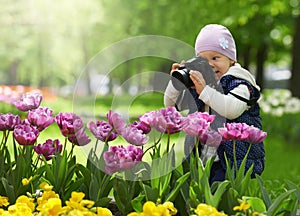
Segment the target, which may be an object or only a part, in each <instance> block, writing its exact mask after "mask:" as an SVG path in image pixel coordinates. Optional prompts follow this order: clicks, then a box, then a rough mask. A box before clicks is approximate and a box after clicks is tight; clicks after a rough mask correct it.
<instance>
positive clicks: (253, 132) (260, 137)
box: [245, 125, 267, 144]
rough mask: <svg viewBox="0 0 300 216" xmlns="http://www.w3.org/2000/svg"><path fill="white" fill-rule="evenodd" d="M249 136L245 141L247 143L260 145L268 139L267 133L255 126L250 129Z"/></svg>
mask: <svg viewBox="0 0 300 216" xmlns="http://www.w3.org/2000/svg"><path fill="white" fill-rule="evenodd" d="M248 132H249V136H248V137H247V138H246V139H245V141H247V142H249V143H254V144H257V143H260V142H262V141H264V139H265V138H266V137H267V133H266V132H263V131H262V130H260V129H259V128H256V127H254V126H253V125H251V126H249V127H248Z"/></svg>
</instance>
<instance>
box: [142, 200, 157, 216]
mask: <svg viewBox="0 0 300 216" xmlns="http://www.w3.org/2000/svg"><path fill="white" fill-rule="evenodd" d="M155 211H156V205H155V203H154V202H152V201H147V202H145V203H144V205H143V212H144V213H145V215H150V214H151V213H153V215H154V212H155Z"/></svg>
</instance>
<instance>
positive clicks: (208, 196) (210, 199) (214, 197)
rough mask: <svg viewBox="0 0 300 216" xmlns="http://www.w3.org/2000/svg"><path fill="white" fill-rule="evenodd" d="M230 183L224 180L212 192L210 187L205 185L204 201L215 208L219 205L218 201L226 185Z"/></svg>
mask: <svg viewBox="0 0 300 216" xmlns="http://www.w3.org/2000/svg"><path fill="white" fill-rule="evenodd" d="M229 184H230V182H229V181H227V180H225V181H223V182H221V183H220V184H219V186H218V188H217V190H216V191H215V192H214V194H212V193H211V190H210V188H207V187H205V191H204V193H205V200H206V203H207V204H209V205H211V206H213V207H215V208H217V207H218V205H219V202H220V201H221V199H222V196H223V194H224V192H225V191H226V188H227V186H228V185H229Z"/></svg>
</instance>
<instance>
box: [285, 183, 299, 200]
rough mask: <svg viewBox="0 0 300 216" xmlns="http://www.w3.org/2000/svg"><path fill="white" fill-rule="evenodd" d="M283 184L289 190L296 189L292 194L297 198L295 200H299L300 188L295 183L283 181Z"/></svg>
mask: <svg viewBox="0 0 300 216" xmlns="http://www.w3.org/2000/svg"><path fill="white" fill-rule="evenodd" d="M285 183H286V184H287V186H288V187H289V188H290V189H296V191H295V193H294V194H295V196H296V197H297V200H300V187H299V186H297V185H296V184H295V183H293V182H291V181H290V180H285Z"/></svg>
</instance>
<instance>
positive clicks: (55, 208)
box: [40, 198, 64, 216]
mask: <svg viewBox="0 0 300 216" xmlns="http://www.w3.org/2000/svg"><path fill="white" fill-rule="evenodd" d="M40 213H41V215H51V216H56V215H60V214H61V213H64V210H63V208H62V206H61V200H60V199H59V198H50V199H49V200H48V201H47V202H46V203H44V205H43V206H42V208H41V209H40Z"/></svg>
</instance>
